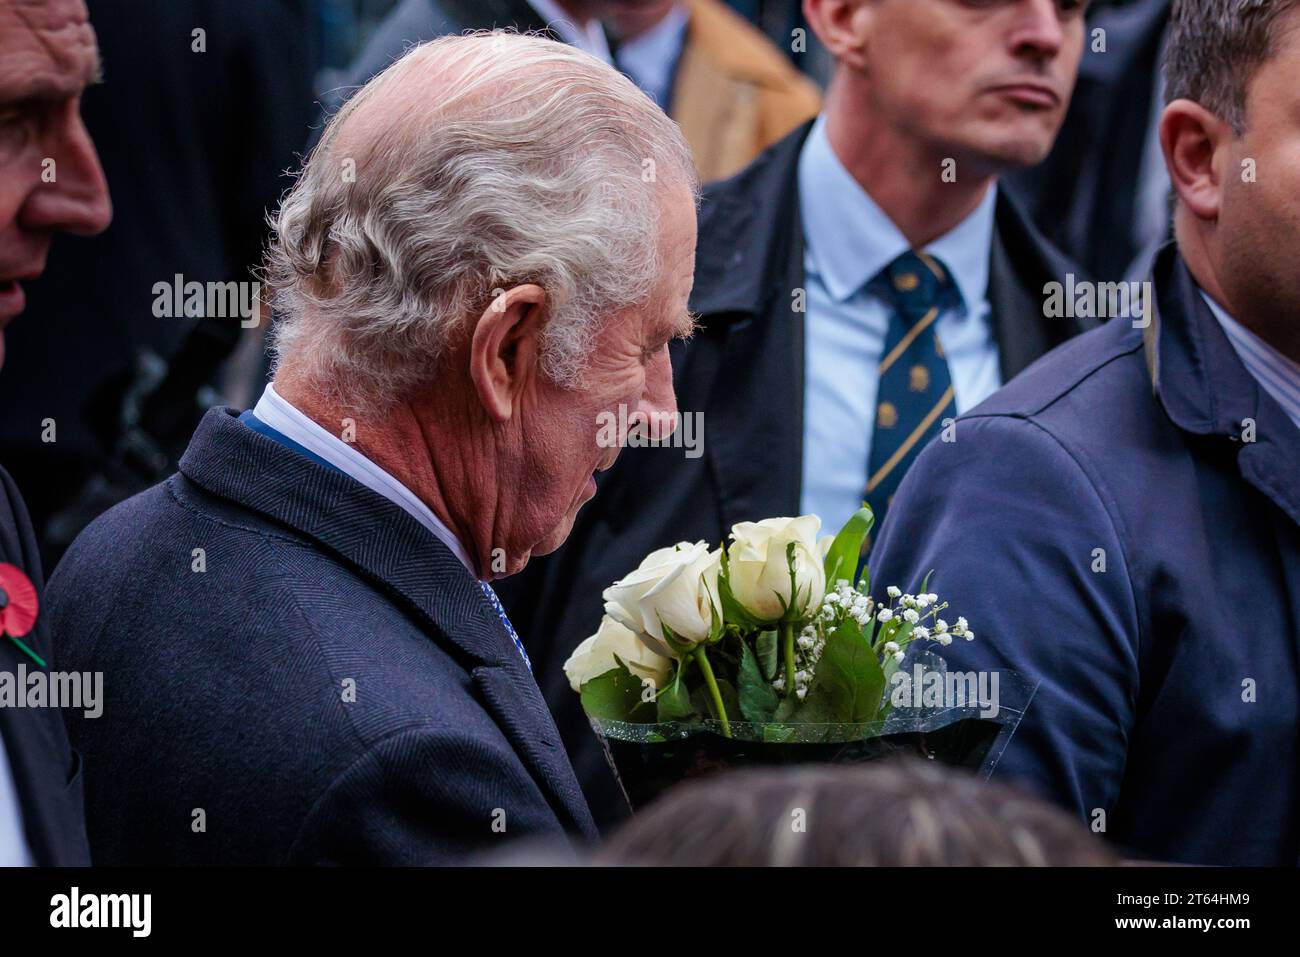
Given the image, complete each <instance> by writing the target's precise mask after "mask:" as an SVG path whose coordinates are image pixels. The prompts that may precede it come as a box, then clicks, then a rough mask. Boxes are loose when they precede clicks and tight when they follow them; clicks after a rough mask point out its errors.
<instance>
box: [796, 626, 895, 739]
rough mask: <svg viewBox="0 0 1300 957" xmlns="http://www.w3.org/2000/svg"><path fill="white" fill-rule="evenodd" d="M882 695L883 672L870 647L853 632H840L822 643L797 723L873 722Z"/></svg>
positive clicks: (844, 629) (844, 630) (878, 709)
mask: <svg viewBox="0 0 1300 957" xmlns="http://www.w3.org/2000/svg"><path fill="white" fill-rule="evenodd" d="M884 693H885V672H884V671H883V670H882V669H881V667H880V659H879V658H877V657H876V653H875V652H874V651H872V650H871V645H870V644H869V643H868V642H867V640H866V639H865V638H863V637H862V635H860V634H858V633H857V631H856V629H846V628H840V629H837V630H836V631H835V632H834V633H833V634H831V636H830V637H829V638H827V639H826V649H825V651H823V652H822V656H821V660H820V661H818V662H817V674H816V675H815V676H814V678H813V683H812V687H811V688H809V689H808V695H807V697H806V698H805V699H804V707H803V708H801V709H800V713H799V720H800V721H813V720H815V721H831V722H837V723H838V722H843V723H846V724H857V723H859V722H867V721H873V720H875V718H876V715H877V713H878V712H879V711H880V704H881V700H882V699H883V697H884ZM805 709H806V710H805ZM805 714H806V715H807V716H805ZM814 715H815V716H816V717H813V716H814Z"/></svg>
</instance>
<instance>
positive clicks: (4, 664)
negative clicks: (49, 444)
mask: <svg viewBox="0 0 1300 957" xmlns="http://www.w3.org/2000/svg"><path fill="white" fill-rule="evenodd" d="M0 562H4V563H6V564H9V565H16V566H17V567H18V568H19V569H20V570H22V572H23V574H25V575H26V576H27V577H28V579H29V580H30V581H31V583H32V584H33V585H35V586H36V592H37V594H38V595H40V594H41V591H42V586H43V581H42V577H41V562H40V558H39V557H38V556H37V554H36V540H35V539H34V538H33V536H32V529H31V526H30V525H29V524H28V522H27V511H26V509H25V508H24V507H23V500H22V497H21V496H19V494H18V489H17V488H15V487H14V483H13V482H12V481H11V480H10V478H9V474H8V473H7V472H6V471H5V470H4V469H0ZM41 597H42V599H43V598H44V596H43V595H42V596H41ZM22 640H23V644H25V645H27V646H29V647H30V648H31V649H32V650H33V651H35V652H36V653H37V654H38V655H40V656H41V658H43V659H44V660H45V663H46V665H48V667H49V669H50V670H53V669H55V668H60V669H62V668H64V667H66V664H65V662H63V661H62V660H59V661H58V662H57V663H56V661H55V654H54V650H53V648H52V647H51V642H50V628H49V613H48V611H47V610H46V609H44V608H41V610H40V612H39V613H38V614H37V617H36V625H35V627H34V628H33V629H32V631H31V632H30V633H28V634H27V635H25V636H24V637H23V639H22ZM20 663H23V664H26V665H27V668H28V671H33V670H36V668H37V665H36V663H35V662H33V661H32V660H31V659H30V658H28V657H27V655H25V654H24V653H23V652H22V651H21V650H19V648H18V647H17V646H16V645H15V644H14V643H13V642H12V641H10V640H9V638H7V637H4V636H0V671H6V672H9V673H10V674H15V675H16V674H17V671H18V665H19V664H20ZM0 738H2V739H3V740H4V746H5V752H6V754H7V756H8V759H9V766H10V769H11V770H12V771H13V777H14V784H15V786H16V787H17V789H18V803H19V808H20V809H21V811H22V815H23V823H24V825H25V828H26V831H27V846H28V848H29V849H30V850H31V852H32V858H33V860H34V861H35V863H36V864H38V865H63V864H77V865H86V864H89V863H90V848H89V845H88V844H87V843H86V821H85V813H84V811H83V808H82V798H81V759H80V758H79V757H78V756H77V753H76V752H75V751H73V750H72V748H71V747H70V746H69V745H68V733H67V731H66V730H65V728H64V726H63V715H62V714H61V713H60V712H59V711H58V710H57V709H55V708H0Z"/></svg>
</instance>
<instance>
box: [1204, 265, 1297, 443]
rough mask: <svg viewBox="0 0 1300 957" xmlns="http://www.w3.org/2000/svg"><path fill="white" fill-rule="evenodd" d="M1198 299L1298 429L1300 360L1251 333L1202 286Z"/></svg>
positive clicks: (1263, 387)
mask: <svg viewBox="0 0 1300 957" xmlns="http://www.w3.org/2000/svg"><path fill="white" fill-rule="evenodd" d="M1201 298H1202V299H1204V300H1205V304H1206V305H1207V306H1209V307H1210V312H1212V313H1214V318H1215V319H1218V320H1219V325H1220V326H1221V327H1222V328H1223V333H1224V335H1226V336H1227V337H1228V341H1229V342H1231V343H1232V348H1233V349H1234V350H1235V351H1236V353H1237V357H1238V358H1239V359H1241V364H1242V365H1244V366H1245V367H1246V371H1247V372H1249V373H1250V374H1251V375H1252V376H1254V377H1255V381H1256V382H1258V383H1259V385H1260V388H1262V389H1263V390H1264V391H1265V392H1267V393H1268V394H1269V395H1271V396H1272V397H1273V398H1274V399H1275V400H1276V401H1277V404H1278V405H1280V406H1281V407H1282V411H1283V412H1285V413H1286V414H1287V417H1288V418H1290V420H1291V421H1292V422H1294V423H1295V424H1296V428H1298V429H1300V363H1297V362H1296V361H1295V360H1293V359H1289V358H1287V357H1286V356H1284V355H1282V353H1280V352H1278V351H1277V350H1276V349H1274V348H1273V347H1272V346H1270V345H1269V344H1268V343H1267V342H1265V341H1264V340H1263V339H1261V338H1260V337H1259V336H1257V335H1255V333H1253V332H1251V331H1250V330H1249V329H1247V328H1246V327H1245V326H1243V325H1242V324H1241V323H1239V322H1238V321H1237V320H1236V319H1233V318H1232V316H1230V315H1228V312H1227V310H1226V309H1224V308H1223V307H1222V306H1220V305H1219V304H1218V303H1217V302H1215V301H1214V300H1213V299H1211V298H1210V296H1209V294H1208V293H1206V291H1205V290H1204V289H1202V290H1201Z"/></svg>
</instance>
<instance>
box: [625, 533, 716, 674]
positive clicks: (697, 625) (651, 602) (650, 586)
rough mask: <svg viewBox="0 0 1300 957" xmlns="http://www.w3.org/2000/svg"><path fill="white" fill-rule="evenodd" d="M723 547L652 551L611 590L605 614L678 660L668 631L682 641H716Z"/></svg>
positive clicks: (699, 544)
mask: <svg viewBox="0 0 1300 957" xmlns="http://www.w3.org/2000/svg"><path fill="white" fill-rule="evenodd" d="M721 570H722V549H720V548H715V549H714V550H713V551H709V546H708V543H706V542H696V543H695V544H694V545H691V544H688V543H686V542H682V543H681V544H678V545H675V546H673V547H671V548H660V549H658V550H656V551H653V552H651V553H650V554H649V555H647V556H646V557H645V560H644V561H642V562H641V565H640V567H638V568H637V570H636V571H634V572H632V573H631V574H630V575H627V576H626V577H624V578H621V579H619V580H618V581H616V582H614V584H612V585H610V586H609V587H608V588H606V589H605V594H604V598H605V614H607V615H609V616H610V617H611V618H613V619H614V620H615V621H617V622H618V623H619V624H621V625H623V626H624V627H626V628H629V629H631V630H632V631H633V632H635V633H636V634H637V635H638V636H639V637H640V638H641V640H642V641H644V642H646V643H647V645H648V646H649V647H650V648H652V649H654V650H655V651H658V652H659V653H660V654H664V655H672V656H674V657H675V656H676V655H677V654H680V653H681V649H680V648H679V649H678V651H676V652H675V651H674V650H673V649H672V648H670V647H669V646H668V643H667V639H666V638H665V636H664V627H667V628H668V629H669V630H670V631H671V632H672V633H673V635H674V637H676V638H677V640H678V641H679V642H682V643H685V644H690V645H698V644H700V643H701V642H704V641H707V640H708V639H709V638H710V637H711V632H712V630H713V616H714V612H715V610H716V612H717V616H718V618H719V620H721V618H722V601H721V599H720V598H719V597H718V573H719V572H720V571H721Z"/></svg>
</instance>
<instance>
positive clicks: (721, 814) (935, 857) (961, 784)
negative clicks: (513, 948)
mask: <svg viewBox="0 0 1300 957" xmlns="http://www.w3.org/2000/svg"><path fill="white" fill-rule="evenodd" d="M598 863H601V864H612V865H647V866H699V867H715V866H720V867H733V866H739V867H765V866H778V867H780V866H786V867H790V866H793V867H891V866H902V867H942V866H977V867H981V866H982V867H989V866H1062V865H1064V866H1107V865H1114V864H1118V863H1119V859H1118V858H1117V857H1116V855H1115V854H1114V853H1113V852H1112V851H1111V850H1110V849H1109V848H1108V847H1107V846H1106V845H1105V844H1104V843H1102V841H1101V839H1099V838H1097V837H1095V836H1094V835H1092V834H1090V833H1089V832H1088V831H1087V830H1086V829H1085V828H1084V827H1083V826H1082V825H1081V824H1079V823H1078V822H1077V821H1075V820H1073V819H1072V818H1070V817H1068V816H1067V815H1065V814H1064V813H1063V812H1061V811H1058V810H1057V809H1055V808H1053V807H1051V806H1049V805H1047V804H1044V803H1043V802H1041V801H1038V800H1036V799H1033V798H1029V797H1026V796H1024V795H1022V794H1021V793H1020V792H1018V791H1015V790H1013V789H1011V788H1008V787H1005V786H1003V785H1000V784H996V783H986V782H983V781H980V780H978V779H976V778H974V777H971V776H970V775H967V774H963V773H960V772H957V771H953V770H950V769H948V768H945V767H943V766H941V765H937V764H932V763H928V762H923V761H919V760H910V761H908V760H897V761H893V760H891V761H880V762H875V763H870V764H860V765H836V766H812V765H805V766H802V767H795V768H781V769H766V768H765V769H758V770H745V771H736V772H732V773H727V774H719V775H716V776H713V777H709V778H705V779H703V780H700V781H695V782H691V783H688V784H685V785H682V786H681V787H678V788H676V789H675V790H673V791H672V792H671V793H669V794H668V795H667V796H666V797H664V798H663V799H662V800H660V801H658V802H657V803H655V804H654V805H653V806H652V807H650V808H649V809H647V810H646V811H644V812H642V813H640V814H638V815H636V817H634V818H633V819H632V820H631V821H630V822H628V823H627V824H626V825H625V826H624V827H623V828H622V829H621V830H619V831H617V832H616V833H615V834H614V835H613V836H612V837H611V838H610V839H609V841H608V842H607V843H606V844H605V845H604V847H603V848H602V849H601V851H600V852H599V855H598Z"/></svg>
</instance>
